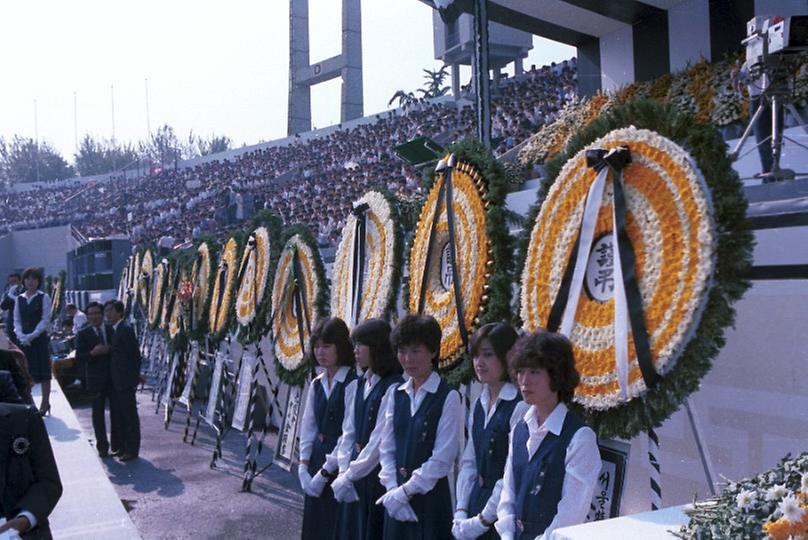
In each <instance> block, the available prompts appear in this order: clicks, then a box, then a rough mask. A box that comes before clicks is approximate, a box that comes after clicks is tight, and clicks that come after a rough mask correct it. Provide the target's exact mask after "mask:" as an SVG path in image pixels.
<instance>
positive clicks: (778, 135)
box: [770, 94, 783, 173]
mask: <svg viewBox="0 0 808 540" xmlns="http://www.w3.org/2000/svg"><path fill="white" fill-rule="evenodd" d="M780 107H782V104H781V103H780V97H779V96H778V95H777V94H775V95H774V96H772V170H771V171H770V172H772V173H776V172H777V171H779V170H780V154H781V152H782V150H783V125H782V124H783V123H782V121H781V120H782V119H781V118H780Z"/></svg>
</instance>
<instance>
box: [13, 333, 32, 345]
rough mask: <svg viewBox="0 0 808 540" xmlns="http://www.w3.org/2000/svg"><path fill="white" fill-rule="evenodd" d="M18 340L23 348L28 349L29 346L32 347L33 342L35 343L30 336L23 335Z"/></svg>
mask: <svg viewBox="0 0 808 540" xmlns="http://www.w3.org/2000/svg"><path fill="white" fill-rule="evenodd" d="M17 339H19V340H20V345H22V346H23V347H28V346H29V345H31V342H32V341H33V340H32V339H31V336H30V334H23V335H21V336H18V337H17Z"/></svg>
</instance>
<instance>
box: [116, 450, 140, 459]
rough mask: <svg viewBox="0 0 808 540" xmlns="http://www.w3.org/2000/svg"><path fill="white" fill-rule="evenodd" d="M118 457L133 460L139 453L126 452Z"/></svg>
mask: <svg viewBox="0 0 808 540" xmlns="http://www.w3.org/2000/svg"><path fill="white" fill-rule="evenodd" d="M118 459H119V460H121V461H132V460H133V459H137V454H130V453H129V452H125V453H123V454H121V455H120V456H118Z"/></svg>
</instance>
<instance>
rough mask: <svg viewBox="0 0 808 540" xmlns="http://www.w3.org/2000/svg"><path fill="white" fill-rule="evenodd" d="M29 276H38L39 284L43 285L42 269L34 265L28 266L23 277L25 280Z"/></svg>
mask: <svg viewBox="0 0 808 540" xmlns="http://www.w3.org/2000/svg"><path fill="white" fill-rule="evenodd" d="M29 277H32V278H36V280H37V281H39V286H40V287H42V270H40V269H39V268H34V267H33V266H30V267H28V268H26V269H25V270H24V271H23V273H22V279H23V281H25V280H26V279H28V278H29Z"/></svg>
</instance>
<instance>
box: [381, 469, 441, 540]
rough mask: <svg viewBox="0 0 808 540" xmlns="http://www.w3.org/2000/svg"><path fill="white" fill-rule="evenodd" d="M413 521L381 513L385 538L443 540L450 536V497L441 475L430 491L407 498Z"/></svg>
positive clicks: (391, 539) (394, 539)
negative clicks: (416, 518) (415, 520)
mask: <svg viewBox="0 0 808 540" xmlns="http://www.w3.org/2000/svg"><path fill="white" fill-rule="evenodd" d="M410 505H411V506H412V509H413V511H414V512H415V515H416V516H418V521H417V522H409V521H407V522H404V521H396V520H395V519H393V518H392V517H390V514H388V513H386V512H385V515H384V538H385V540H447V539H450V538H452V517H453V514H452V496H451V493H450V492H449V481H448V480H447V479H446V478H441V479H440V480H438V483H437V484H435V487H434V488H433V489H432V491H430V492H428V493H424V494H421V495H414V496H413V497H412V498H411V499H410Z"/></svg>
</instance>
